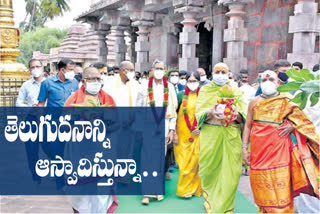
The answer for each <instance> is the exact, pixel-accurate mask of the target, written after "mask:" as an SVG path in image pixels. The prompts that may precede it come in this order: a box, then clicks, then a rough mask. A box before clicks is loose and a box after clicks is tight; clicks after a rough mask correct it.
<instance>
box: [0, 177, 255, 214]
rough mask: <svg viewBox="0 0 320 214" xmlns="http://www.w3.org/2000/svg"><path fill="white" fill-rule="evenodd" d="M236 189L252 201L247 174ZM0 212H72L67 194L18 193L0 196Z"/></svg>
mask: <svg viewBox="0 0 320 214" xmlns="http://www.w3.org/2000/svg"><path fill="white" fill-rule="evenodd" d="M238 190H239V191H240V192H241V193H242V194H244V195H245V197H246V198H247V199H248V200H250V201H252V202H253V196H252V192H251V188H250V183H249V176H241V178H240V182H239V186H238ZM120 206H121V205H120ZM0 213H1V214H2V213H73V211H72V208H71V206H70V204H69V203H68V198H67V196H21V195H19V196H1V199H0Z"/></svg>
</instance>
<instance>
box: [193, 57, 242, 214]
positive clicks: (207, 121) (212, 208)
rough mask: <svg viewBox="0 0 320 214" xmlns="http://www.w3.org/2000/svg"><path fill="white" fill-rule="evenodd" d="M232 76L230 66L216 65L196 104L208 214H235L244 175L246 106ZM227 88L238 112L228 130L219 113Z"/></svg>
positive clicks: (203, 186) (201, 173) (201, 168)
mask: <svg viewBox="0 0 320 214" xmlns="http://www.w3.org/2000/svg"><path fill="white" fill-rule="evenodd" d="M228 72H229V68H228V66H227V65H226V64H224V63H218V64H216V65H215V66H214V68H213V72H212V82H211V83H210V84H209V85H205V86H203V87H202V88H201V90H200V93H199V96H198V99H197V104H196V112H195V115H196V118H197V121H198V129H200V156H199V175H200V178H201V183H202V188H203V192H204V194H203V196H204V198H205V199H206V201H205V203H204V207H205V209H206V211H207V213H226V212H232V210H233V209H234V202H235V196H236V190H237V186H238V183H239V180H240V176H241V173H242V161H241V131H240V130H241V129H240V127H241V124H242V123H244V118H245V110H246V105H245V103H244V99H243V95H242V92H241V91H240V90H239V89H238V88H237V87H232V86H231V85H230V83H229V78H228ZM223 86H225V87H227V88H228V87H229V88H231V89H232V91H233V95H234V100H235V103H236V112H235V114H234V115H233V117H232V118H231V119H232V122H231V124H229V125H228V126H226V125H225V124H224V116H223V114H221V113H219V112H218V111H217V109H216V107H217V102H218V100H219V99H220V98H221V97H220V90H221V88H222V87H223ZM231 175H232V176H231ZM221 194H223V197H221Z"/></svg>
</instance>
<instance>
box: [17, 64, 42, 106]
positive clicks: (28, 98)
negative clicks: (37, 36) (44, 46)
mask: <svg viewBox="0 0 320 214" xmlns="http://www.w3.org/2000/svg"><path fill="white" fill-rule="evenodd" d="M29 71H30V73H31V75H32V78H31V79H29V80H28V81H26V82H24V83H23V84H22V86H21V88H20V90H19V95H18V98H17V102H16V106H18V107H22V106H34V105H37V104H38V95H39V91H40V84H41V82H42V81H44V80H45V78H44V76H43V74H44V72H43V66H42V64H41V62H40V61H39V60H36V59H31V60H30V61H29Z"/></svg>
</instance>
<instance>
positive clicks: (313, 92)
mask: <svg viewBox="0 0 320 214" xmlns="http://www.w3.org/2000/svg"><path fill="white" fill-rule="evenodd" d="M287 75H288V76H289V77H290V78H292V79H293V80H295V81H293V82H289V83H288V84H285V85H281V86H279V87H278V91H279V92H293V91H300V92H299V93H297V94H296V95H295V97H294V98H293V99H291V101H292V102H294V103H297V104H299V105H300V109H304V108H305V107H306V106H307V103H308V99H309V100H310V103H311V104H310V106H311V107H312V106H315V105H316V104H317V103H318V102H319V97H320V75H318V76H316V77H315V76H314V75H313V74H312V73H311V72H310V71H309V70H308V69H302V70H300V71H296V70H295V69H290V70H288V71H287Z"/></svg>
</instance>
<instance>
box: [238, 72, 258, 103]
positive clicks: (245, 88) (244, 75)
mask: <svg viewBox="0 0 320 214" xmlns="http://www.w3.org/2000/svg"><path fill="white" fill-rule="evenodd" d="M240 75H241V80H240V81H241V82H240V90H241V91H242V92H243V97H244V98H245V101H246V103H247V104H249V102H250V101H251V100H252V99H253V98H254V97H255V94H256V89H255V88H254V87H252V86H251V85H249V83H248V70H245V69H242V70H241V71H240Z"/></svg>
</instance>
